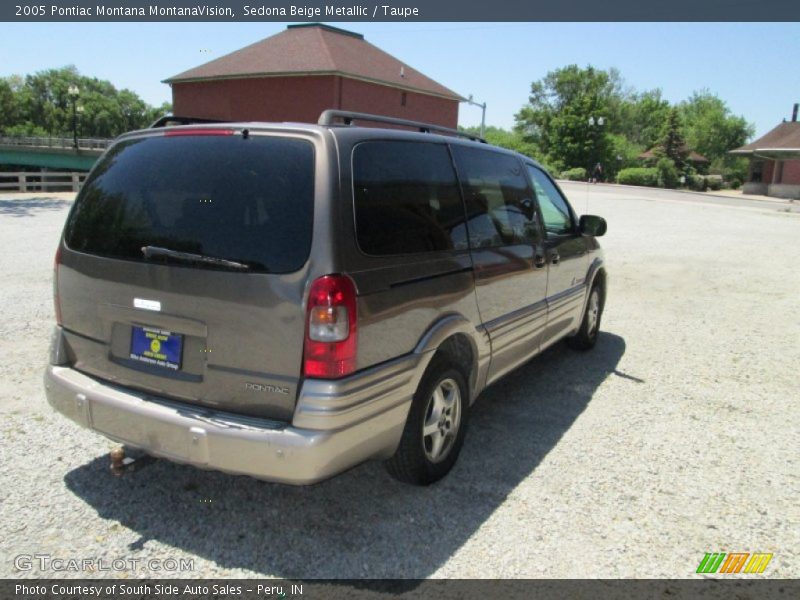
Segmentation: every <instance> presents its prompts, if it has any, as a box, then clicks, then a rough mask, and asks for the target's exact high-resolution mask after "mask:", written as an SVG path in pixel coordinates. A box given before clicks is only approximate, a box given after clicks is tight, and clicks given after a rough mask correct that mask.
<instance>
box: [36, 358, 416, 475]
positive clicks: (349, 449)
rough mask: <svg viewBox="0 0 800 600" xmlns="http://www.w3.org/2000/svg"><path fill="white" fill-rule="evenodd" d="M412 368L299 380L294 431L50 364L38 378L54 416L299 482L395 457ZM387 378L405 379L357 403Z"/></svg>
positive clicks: (172, 452)
mask: <svg viewBox="0 0 800 600" xmlns="http://www.w3.org/2000/svg"><path fill="white" fill-rule="evenodd" d="M51 360H52V357H51ZM413 362H414V363H415V364H414V365H406V368H409V369H410V373H407V372H406V368H402V369H400V371H398V367H397V365H393V366H392V365H390V366H387V367H385V368H381V369H379V370H370V371H369V372H368V373H367V374H366V376H356V377H355V378H348V381H346V382H344V381H343V382H336V383H330V382H314V381H311V382H306V385H304V389H303V391H302V392H301V399H300V400H299V401H298V408H297V411H296V414H295V424H294V426H290V425H288V424H286V423H280V422H275V421H269V420H266V419H260V418H252V417H243V416H240V415H234V414H231V413H225V412H219V411H213V410H209V409H205V408H199V407H195V406H192V405H189V404H182V403H176V402H168V401H165V400H163V399H161V398H155V397H152V396H148V395H146V394H143V393H140V392H136V391H134V390H130V389H127V388H120V387H117V386H113V385H110V384H108V383H105V382H102V381H99V380H97V379H94V378H92V377H89V376H87V375H85V374H83V373H81V372H79V371H76V370H74V369H72V368H70V367H66V366H56V365H52V364H51V365H50V366H48V368H47V370H46V372H45V378H44V379H45V389H46V393H47V400H48V402H49V403H50V405H51V406H52V407H53V408H54V409H55V410H57V411H58V412H60V413H62V414H63V415H65V416H66V417H68V418H70V419H72V420H73V421H75V422H76V423H78V424H79V425H82V426H83V427H87V428H89V429H92V430H94V431H97V432H99V433H101V434H103V435H105V436H106V437H108V438H111V439H113V440H115V441H117V442H120V443H124V444H127V445H129V446H132V447H135V448H139V449H142V450H144V451H146V452H147V453H148V454H152V455H154V456H159V457H162V458H166V459H169V460H172V461H175V462H179V463H186V464H190V465H194V466H196V467H200V468H204V469H214V470H219V471H224V472H227V473H235V474H242V475H250V476H252V477H257V478H259V479H265V480H268V481H277V482H282V483H289V484H296V485H302V484H309V483H315V482H317V481H320V480H323V479H327V478H328V477H331V476H333V475H336V474H337V473H340V472H342V471H344V470H346V469H348V468H350V467H353V466H355V465H357V464H359V463H361V462H363V461H365V460H368V459H370V458H387V457H388V456H390V455H391V454H392V453H393V452H394V450H395V449H396V447H397V444H398V443H399V440H400V436H401V435H402V431H403V427H404V425H405V421H406V417H407V415H408V410H409V406H410V404H411V398H412V395H413V384H412V381H413V379H415V378H414V377H413V375H412V374H411V373H414V372H415V371H416V370H417V369H416V367H418V366H419V364H418V361H416V360H415V361H413ZM386 369H388V371H386ZM387 378H388V379H389V380H393V381H397V382H398V383H399V381H403V382H404V383H403V384H402V385H398V386H396V387H394V389H393V390H392V391H391V392H388V391H387V388H386V387H384V388H383V391H384V393H382V394H379V395H377V396H376V395H374V393H373V394H369V397H364V396H365V390H368V389H371V388H373V385H372V384H373V383H374V381H376V380H378V381H379V380H382V379H383V380H386V379H387ZM299 425H301V426H299Z"/></svg>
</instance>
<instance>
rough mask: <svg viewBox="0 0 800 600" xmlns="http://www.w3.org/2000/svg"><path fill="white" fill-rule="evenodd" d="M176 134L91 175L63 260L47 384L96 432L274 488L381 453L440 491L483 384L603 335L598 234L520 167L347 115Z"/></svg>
mask: <svg viewBox="0 0 800 600" xmlns="http://www.w3.org/2000/svg"><path fill="white" fill-rule="evenodd" d="M175 119H178V121H180V119H179V118H177V117H176V118H175ZM354 121H359V122H365V123H366V122H370V123H372V124H373V125H374V124H378V125H379V126H380V125H388V127H383V128H378V127H375V126H371V127H365V126H355V125H354V124H353V122H354ZM161 125H163V124H154V127H152V128H150V129H147V130H142V131H136V132H132V133H128V134H125V135H123V136H121V137H120V138H119V139H117V140H116V142H115V143H114V145H113V146H112V147H111V148H109V150H108V151H107V152H106V153H105V155H104V156H103V157H102V158H101V159H100V160H99V161H98V163H97V164H96V166H95V167H94V168H93V170H92V171H91V173H90V175H89V177H88V179H87V181H86V183H85V185H84V186H83V188H82V190H81V191H80V193H79V194H78V197H77V199H76V201H75V204H74V206H73V207H72V210H71V212H70V213H69V216H68V218H67V222H66V225H65V228H64V233H63V237H62V239H61V241H60V243H59V246H58V250H57V253H56V258H55V277H54V279H55V280H54V292H55V311H56V320H57V325H56V327H55V330H54V334H53V339H52V345H51V352H50V361H49V363H50V364H49V366H48V367H47V370H46V374H45V386H46V391H47V398H48V401H49V402H50V404H51V405H52V406H53V407H54V408H55V409H56V410H57V411H59V412H61V413H62V414H64V415H65V416H67V417H69V418H70V419H72V420H74V421H76V422H77V423H79V424H80V425H83V426H84V427H87V428H89V429H93V430H95V431H97V432H99V433H101V434H103V435H105V436H107V437H109V438H111V439H113V440H116V441H118V442H120V443H123V444H125V445H127V446H129V447H132V448H137V449H140V450H143V451H145V452H146V453H147V454H150V455H153V456H158V457H163V458H167V459H169V460H173V461H176V462H180V463H188V464H191V465H195V466H197V467H202V468H209V469H216V470H220V471H225V472H228V473H238V474H247V475H251V476H254V477H258V478H261V479H265V480H269V481H277V482H285V483H292V484H308V483H313V482H316V481H319V480H322V479H325V478H328V477H331V476H333V475H335V474H337V473H340V472H342V471H344V470H346V469H348V468H350V467H353V466H355V465H357V464H359V463H361V462H363V461H366V460H369V459H381V460H385V461H386V465H387V467H388V470H389V472H390V473H391V474H392V475H393V476H395V477H397V478H398V479H400V480H402V481H406V482H409V483H414V484H423V485H424V484H430V483H432V482H434V481H436V480H438V479H440V478H441V477H443V476H444V475H445V474H446V473H447V472H448V471H449V470H450V468H451V467H452V466H453V464H454V462H455V461H456V458H457V457H458V454H459V451H460V449H461V446H462V444H463V442H464V435H465V433H466V430H467V422H468V419H469V411H470V406H471V405H472V403H473V402H474V401H475V399H476V397H477V396H478V395H479V394H480V392H481V390H483V389H484V388H485V387H486V386H487V385H489V384H491V383H492V382H494V381H496V380H497V379H498V378H500V377H502V376H503V375H504V374H506V373H508V372H509V371H510V370H512V369H514V368H515V367H518V366H520V365H522V364H523V363H525V362H526V361H528V360H529V359H530V358H531V357H533V356H534V355H536V354H538V353H539V352H541V351H542V350H544V349H545V348H547V347H548V346H551V345H552V344H554V343H556V342H558V341H559V340H562V339H566V341H567V343H569V344H570V345H571V346H573V347H575V348H577V349H583V350H585V349H589V348H591V347H592V346H593V345H594V344H595V341H596V340H597V335H598V329H599V326H600V318H601V315H602V312H603V305H604V303H605V298H606V273H605V269H604V265H603V256H602V252H601V250H600V247H599V245H598V243H597V241H596V237H597V236H600V235H603V233H605V230H606V224H605V221H604V220H603V219H602V218H600V217H594V216H589V215H584V216H582V217H581V218H580V219H578V218H576V215H575V213H574V211H573V209H572V208H571V207H570V205H569V203H568V202H567V199H566V198H565V197H564V194H563V193H562V192H561V191H560V189H559V187H558V186H557V185H556V183H555V182H554V181H553V180H552V179H551V177H550V176H549V175H548V174H547V173H546V172H545V171H544V170H543V169H542V168H541V167H540V166H539V165H538V164H537V163H536V162H534V161H533V160H531V159H530V158H528V157H526V156H522V155H520V154H516V153H514V152H511V151H508V150H504V149H501V148H497V147H494V146H491V145H489V144H486V143H485V142H483V141H482V140H480V139H477V138H474V137H471V136H468V135H465V134H463V133H460V132H458V131H454V130H449V129H443V128H440V127H437V126H434V125H429V124H424V123H416V122H413V121H404V120H399V119H393V118H387V117H381V116H376V115H364V114H360V113H346V112H343V111H326V112H324V113H323V114H322V116H321V117H320V121H319V123H318V124H316V125H311V124H299V123H298V124H291V123H281V124H276V123H207V122H206V123H199V124H198V123H194V124H189V125H176V126H161Z"/></svg>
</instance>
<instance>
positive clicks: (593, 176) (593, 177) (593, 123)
mask: <svg viewBox="0 0 800 600" xmlns="http://www.w3.org/2000/svg"><path fill="white" fill-rule="evenodd" d="M604 123H605V119H603V117H597V118H595V117H594V116H591V117H589V127H590V129H591V132H592V159H593V160H592V163H593V164H590V165H589V169H590V171H589V173H590V176H589V180H590V181H591V182H592V183H597V176H598V175H602V168H601V170H600V172H599V173H598V172H596V171H595V169H596V167H597V165H599V164H600V161H599V160H598V156H597V135H598V132H599V128H600V127H602V126H603V124H604Z"/></svg>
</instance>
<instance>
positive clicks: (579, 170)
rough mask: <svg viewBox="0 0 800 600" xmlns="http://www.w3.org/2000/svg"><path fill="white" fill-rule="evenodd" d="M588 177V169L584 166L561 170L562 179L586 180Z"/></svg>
mask: <svg viewBox="0 0 800 600" xmlns="http://www.w3.org/2000/svg"><path fill="white" fill-rule="evenodd" d="M586 178H587V174H586V169H584V168H583V167H575V168H574V169H568V170H566V171H561V179H567V180H569V181H586Z"/></svg>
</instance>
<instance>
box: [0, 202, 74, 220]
mask: <svg viewBox="0 0 800 600" xmlns="http://www.w3.org/2000/svg"><path fill="white" fill-rule="evenodd" d="M70 204H72V203H71V202H69V201H68V200H61V199H59V198H25V199H0V215H6V216H9V217H35V216H36V214H37V213H39V212H41V211H43V210H61V209H63V208H64V207H66V206H69V205H70Z"/></svg>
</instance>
